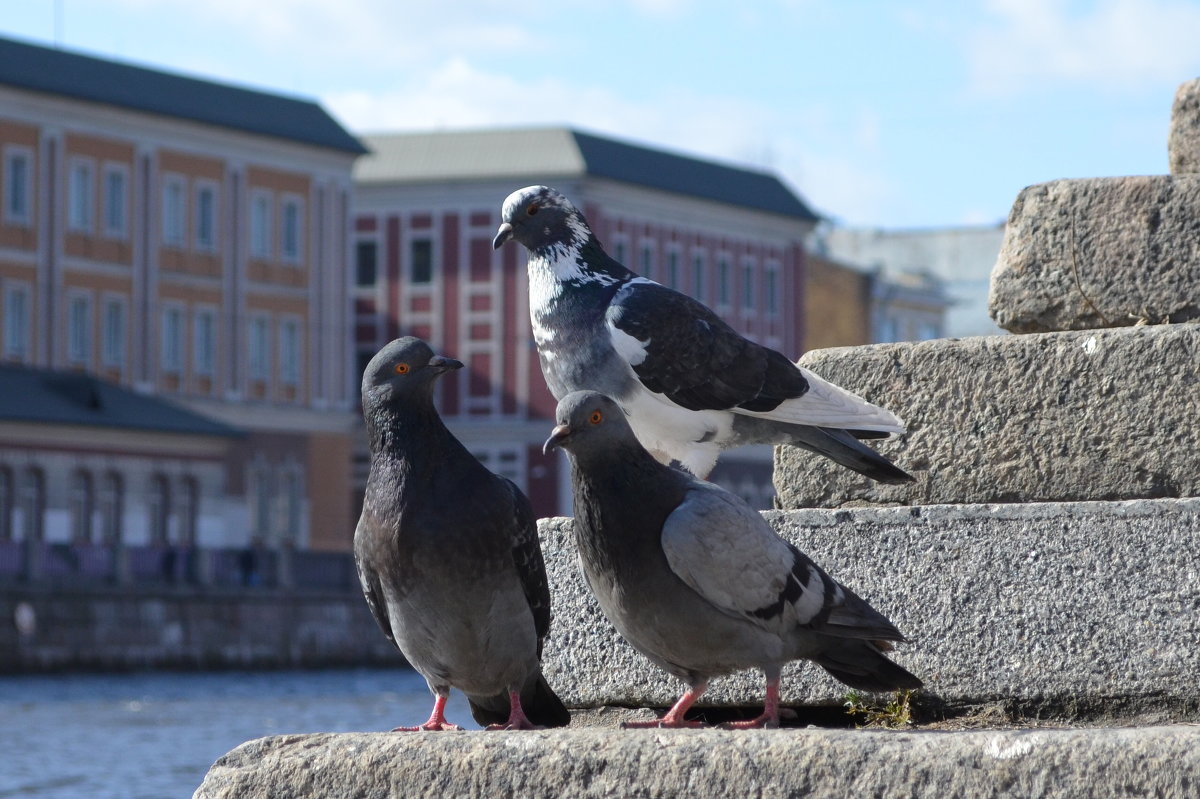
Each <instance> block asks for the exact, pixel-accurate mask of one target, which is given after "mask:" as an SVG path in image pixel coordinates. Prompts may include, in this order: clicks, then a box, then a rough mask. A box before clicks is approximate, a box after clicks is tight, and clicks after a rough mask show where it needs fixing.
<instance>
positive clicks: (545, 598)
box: [504, 478, 550, 658]
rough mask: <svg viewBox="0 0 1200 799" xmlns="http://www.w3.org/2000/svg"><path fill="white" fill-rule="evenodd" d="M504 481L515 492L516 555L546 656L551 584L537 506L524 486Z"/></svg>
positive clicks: (540, 642)
mask: <svg viewBox="0 0 1200 799" xmlns="http://www.w3.org/2000/svg"><path fill="white" fill-rule="evenodd" d="M504 482H505V484H506V486H507V488H508V490H509V492H510V493H511V494H512V503H513V530H512V558H513V565H515V566H516V567H517V576H518V577H520V579H521V588H522V590H524V592H525V601H526V602H528V603H529V610H530V612H531V613H533V624H534V629H535V630H536V631H537V639H538V657H539V658H540V657H541V656H542V642H543V640H544V639H545V638H546V635H547V634H548V633H549V632H550V584H549V582H548V581H547V579H546V563H545V561H544V560H543V558H542V548H541V545H540V544H539V543H538V534H537V521H536V519H535V517H534V513H533V506H532V505H530V503H529V499H528V498H527V497H526V496H525V495H524V494H523V493H522V492H521V489H519V488H517V486H516V485H515V484H514V483H513V482H512V481H511V480H508V479H506V478H505V479H504Z"/></svg>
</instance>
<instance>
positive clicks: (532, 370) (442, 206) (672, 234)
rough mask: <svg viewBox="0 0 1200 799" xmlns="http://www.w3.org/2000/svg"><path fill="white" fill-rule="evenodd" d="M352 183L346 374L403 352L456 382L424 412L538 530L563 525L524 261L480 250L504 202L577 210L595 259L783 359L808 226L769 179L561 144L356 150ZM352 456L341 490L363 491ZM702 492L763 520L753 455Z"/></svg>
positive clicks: (436, 141)
mask: <svg viewBox="0 0 1200 799" xmlns="http://www.w3.org/2000/svg"><path fill="white" fill-rule="evenodd" d="M364 142H365V143H366V145H367V147H368V148H369V149H370V150H371V151H372V153H371V154H370V155H368V156H366V157H364V158H362V159H360V160H359V162H358V163H357V165H356V167H355V173H354V174H355V183H356V194H355V211H354V217H355V222H354V243H353V246H354V252H355V275H354V279H355V281H354V282H355V287H354V289H353V296H354V306H355V322H356V327H355V341H356V347H357V357H358V366H359V371H360V373H361V369H362V367H363V366H365V364H366V362H367V360H368V359H369V358H370V357H371V355H372V354H374V352H375V351H376V350H378V348H379V347H380V346H382V345H383V344H384V343H385V342H387V341H389V340H391V339H392V338H395V337H396V336H398V335H417V336H420V337H422V338H424V339H426V340H428V341H429V342H430V343H431V345H432V346H433V347H434V349H435V350H437V351H439V352H443V353H445V354H449V355H452V356H454V357H456V358H458V359H460V360H462V361H463V362H464V363H465V364H467V367H468V368H467V369H464V370H462V371H461V372H459V373H456V374H454V375H450V376H448V377H447V378H445V379H444V380H443V385H442V387H441V389H440V391H441V394H440V398H439V402H440V409H441V412H442V414H443V415H444V416H445V418H446V420H447V423H448V424H449V425H450V427H451V428H452V429H453V430H454V431H455V433H456V434H457V435H458V436H459V437H460V438H461V439H462V440H463V441H464V443H466V444H467V446H468V447H469V448H470V449H471V450H472V451H473V452H475V453H476V455H478V456H479V457H480V458H481V460H483V461H484V462H485V463H486V464H487V465H488V466H489V467H491V468H492V469H493V471H497V472H499V473H502V474H504V475H506V476H508V477H510V478H511V479H513V480H514V481H515V482H516V483H517V484H518V485H520V486H521V487H522V488H523V489H525V491H526V492H527V493H528V494H529V496H530V498H531V499H532V500H533V502H534V506H535V509H536V510H537V512H538V513H539V515H551V514H555V513H567V512H569V509H570V490H569V485H568V483H567V479H568V475H567V469H566V464H565V462H560V461H559V459H558V456H557V455H556V456H553V457H550V458H546V457H545V456H543V455H542V453H541V445H542V442H543V441H544V440H545V438H546V436H547V435H548V433H549V429H550V426H551V424H550V420H551V419H552V418H553V412H554V404H555V403H554V399H553V397H551V395H550V393H549V391H548V390H547V388H546V386H545V383H544V381H543V379H542V375H541V370H540V368H539V366H538V361H537V352H536V349H535V347H534V344H533V339H532V334H531V331H530V327H529V315H528V290H527V285H526V272H525V254H524V252H523V251H521V250H520V248H519V247H515V246H509V247H504V248H502V249H501V250H500V251H498V252H495V251H493V250H492V246H491V241H492V238H493V236H494V235H495V232H496V228H497V227H498V226H499V223H500V220H499V213H500V204H501V202H502V201H503V200H504V198H505V197H506V196H507V195H508V194H509V192H511V191H513V190H514V189H517V188H520V187H522V186H526V185H530V184H534V183H544V184H548V185H552V186H555V187H556V188H558V189H559V190H560V191H562V192H563V193H565V194H566V195H567V196H568V197H570V198H571V199H572V201H573V202H575V204H576V205H578V206H580V207H581V208H582V209H583V211H584V213H585V214H586V216H587V218H588V221H589V222H590V223H591V225H592V227H593V228H594V230H595V231H596V234H597V235H598V236H599V238H600V240H601V242H602V243H603V244H604V246H605V247H606V248H607V249H608V251H609V252H610V254H612V255H613V256H614V257H615V258H617V259H618V260H620V261H622V262H623V263H625V264H626V265H627V266H629V267H630V268H631V269H633V270H634V271H636V272H639V273H640V274H642V275H645V276H647V277H650V278H652V279H654V280H657V281H658V282H660V283H663V284H665V285H668V286H672V287H674V288H677V289H679V290H681V291H684V292H687V293H689V294H691V295H692V296H694V297H697V298H698V299H700V300H702V301H703V302H705V303H706V304H708V305H709V306H711V307H712V308H713V309H715V310H716V311H717V312H718V313H719V314H721V316H722V317H723V318H724V319H726V320H727V321H728V322H729V323H730V324H732V325H733V326H734V327H735V328H737V329H738V330H740V331H741V332H742V333H744V334H746V335H748V336H750V337H752V338H754V339H755V340H757V341H759V342H762V343H763V344H766V345H768V346H771V347H774V348H776V349H778V350H780V351H782V352H783V353H785V354H787V355H789V356H792V357H798V356H799V354H800V351H801V345H802V341H801V340H800V339H801V330H802V329H803V319H802V318H801V317H802V308H803V284H804V251H803V241H804V239H805V236H806V235H807V234H808V233H809V232H810V231H811V229H812V227H813V225H814V223H815V221H816V219H817V217H816V216H815V214H813V212H812V211H811V210H810V209H809V208H808V207H807V206H806V205H805V203H804V202H803V201H802V200H801V199H800V198H799V197H797V196H796V195H795V194H794V193H793V192H792V191H791V190H789V189H788V188H787V187H786V186H785V185H784V184H783V183H782V182H781V181H780V180H779V179H778V178H777V177H775V176H774V175H771V174H768V173H763V172H759V171H754V170H751V169H745V168H740V167H734V166H728V165H724V164H719V163H714V162H712V161H706V160H701V159H697V158H692V157H687V156H682V155H678V154H674V153H669V152H665V151H662V150H657V149H652V148H649V147H645V146H641V145H635V144H630V143H627V142H622V141H618V140H614V139H610V138H604V137H600V136H596V135H593V134H587V133H582V132H579V131H575V130H571V129H568V128H534V129H524V130H485V131H468V132H452V133H421V134H395V135H380V136H368V137H365V138H364ZM365 458H366V456H365V449H364V447H363V446H362V445H361V444H360V446H359V448H358V460H357V463H358V469H357V475H356V477H357V479H358V482H359V485H362V483H363V482H364V481H365V473H366V459H365ZM713 478H714V479H715V480H717V481H718V482H721V483H723V484H725V485H727V486H728V487H730V488H732V489H734V490H735V491H737V492H738V493H739V494H742V495H743V496H745V497H746V498H747V499H748V500H750V501H752V502H753V503H754V504H756V505H758V506H760V507H769V505H770V498H771V496H772V495H773V493H774V491H773V488H772V486H771V483H770V480H771V451H770V448H768V447H760V448H747V449H743V450H738V451H733V452H730V453H727V454H726V455H725V456H724V457H723V458H722V461H721V464H720V465H719V466H718V470H717V472H715V473H714V475H713Z"/></svg>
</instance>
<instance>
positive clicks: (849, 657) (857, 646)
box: [813, 639, 924, 691]
mask: <svg viewBox="0 0 1200 799" xmlns="http://www.w3.org/2000/svg"><path fill="white" fill-rule="evenodd" d="M813 662H815V663H816V664H817V665H818V666H820V667H821V668H823V669H825V671H827V672H829V673H830V674H831V675H832V676H833V677H834V679H836V680H838V681H840V682H843V683H845V684H846V685H849V686H850V687H851V688H855V689H857V690H859V691H899V690H902V689H905V688H909V689H912V688H920V687H921V686H922V685H923V684H924V683H922V682H921V680H920V679H919V678H918V677H917V676H916V675H914V674H912V673H911V672H909V671H908V670H907V669H905V668H903V667H902V666H899V665H897V664H896V663H893V662H892V661H891V660H888V659H887V658H886V657H885V656H884V655H883V653H881V652H880V651H879V647H878V646H876V645H875V644H874V643H872V642H871V641H861V640H854V639H846V640H843V641H839V642H838V643H837V644H835V645H833V646H831V647H829V648H828V649H826V650H825V651H824V652H823V653H821V654H820V655H819V656H817V657H815V658H813Z"/></svg>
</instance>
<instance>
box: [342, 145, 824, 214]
mask: <svg viewBox="0 0 1200 799" xmlns="http://www.w3.org/2000/svg"><path fill="white" fill-rule="evenodd" d="M363 141H364V142H366V144H367V146H368V147H369V148H370V149H371V151H372V152H371V154H370V155H368V156H366V157H364V158H360V159H359V160H358V162H357V164H356V165H355V167H354V178H355V180H356V181H358V182H359V183H362V184H379V183H418V182H433V181H439V180H491V179H497V178H514V179H515V178H529V177H534V176H560V175H561V176H565V177H584V176H588V175H590V176H593V177H603V178H609V179H611V180H617V181H621V182H624V183H631V184H635V185H638V186H646V187H649V188H653V189H660V190H662V191H669V192H673V193H675V194H683V195H687V196H690V197H699V198H702V199H706V200H714V201H716V202H722V203H729V204H730V205H737V206H742V207H746V208H753V209H755V210H759V211H767V212H770V213H775V214H782V215H784V216H791V217H796V218H799V219H804V220H808V221H816V219H817V218H818V217H817V215H816V214H815V213H814V212H813V211H812V209H811V208H809V207H808V205H807V204H805V202H804V201H803V200H802V199H801V198H800V197H799V196H797V195H796V194H795V193H794V192H793V191H792V190H791V189H789V188H788V187H787V185H786V184H784V182H783V181H782V180H780V179H779V178H778V177H777V176H776V175H773V174H771V173H769V172H760V171H758V170H755V169H749V168H746V167H740V166H732V165H729V164H723V163H720V162H717V161H711V160H706V159H703V158H697V157H694V156H689V155H682V154H679V153H672V152H668V151H666V150H660V149H656V148H653V147H648V146H645V145H641V144H633V143H631V142H625V141H620V140H618V139H613V138H609V137H606V136H599V135H596V134H593V133H584V132H581V131H577V130H573V129H571V128H526V129H515V130H505V129H497V130H473V131H442V132H433V133H386V134H375V135H366V136H363ZM513 188H518V187H516V186H514V187H513Z"/></svg>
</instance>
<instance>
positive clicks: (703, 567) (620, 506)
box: [544, 391, 921, 727]
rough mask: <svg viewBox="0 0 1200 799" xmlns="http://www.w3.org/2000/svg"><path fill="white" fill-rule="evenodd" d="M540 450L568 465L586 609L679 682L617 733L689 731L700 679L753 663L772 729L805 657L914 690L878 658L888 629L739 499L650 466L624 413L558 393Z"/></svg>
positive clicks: (856, 678)
mask: <svg viewBox="0 0 1200 799" xmlns="http://www.w3.org/2000/svg"><path fill="white" fill-rule="evenodd" d="M556 421H557V426H556V427H555V428H554V430H553V432H552V433H551V435H550V437H549V438H548V439H547V440H546V444H545V447H544V449H545V451H547V452H549V451H550V450H552V449H554V448H558V447H561V448H563V449H565V450H566V452H567V454H568V455H569V458H570V461H571V473H572V476H571V480H572V487H573V491H574V498H575V541H576V544H577V546H578V549H579V558H580V562H581V564H582V566H583V572H584V576H585V578H586V580H587V583H588V586H589V587H590V588H591V590H592V592H593V593H594V594H595V595H596V599H597V600H598V601H599V604H600V608H601V610H602V611H603V612H604V614H605V616H607V617H608V619H609V621H611V622H612V624H613V626H614V627H616V628H617V631H618V632H619V633H620V634H621V635H622V636H623V637H624V638H625V640H627V641H628V642H629V643H630V644H631V645H632V646H633V647H634V649H636V650H638V651H639V652H641V653H642V654H643V655H645V656H646V657H647V658H649V659H650V660H651V661H652V662H653V663H655V664H656V665H658V666H659V667H660V668H662V669H664V670H666V671H667V672H668V673H670V674H672V675H674V676H676V677H678V678H679V679H681V680H683V681H684V682H685V683H686V684H687V691H686V692H685V693H684V694H683V696H682V697H681V698H680V699H679V701H678V702H676V703H675V705H674V706H673V707H672V708H671V709H670V710H669V711H668V712H667V714H666V715H665V716H663V717H662V718H661V719H658V720H656V721H653V722H645V723H641V722H633V723H631V724H630V725H628V726H661V727H684V726H689V727H690V726H702V725H701V724H700V723H699V722H694V721H689V720H686V719H685V718H684V715H685V714H686V712H687V711H688V709H689V708H690V707H691V706H692V705H693V704H694V703H695V702H696V700H697V699H699V698H700V696H701V694H703V693H704V690H705V688H706V687H707V686H708V682H709V680H710V679H711V678H712V677H715V676H718V675H722V674H727V673H729V672H732V671H736V670H740V669H747V668H758V669H761V670H762V671H763V673H764V674H765V675H766V701H765V702H764V706H763V712H762V715H760V716H759V717H757V718H755V719H753V720H748V721H742V722H734V723H733V724H731V725H727V726H733V727H773V726H778V724H779V675H780V671H781V669H782V668H783V666H784V664H786V663H788V662H790V661H793V660H798V659H806V660H811V661H813V662H814V663H816V664H817V665H819V666H821V667H822V668H824V669H825V670H826V671H827V672H829V673H830V674H831V675H833V676H834V677H836V678H837V679H838V680H840V681H842V682H843V683H845V684H846V685H849V686H851V687H853V688H857V689H859V690H863V691H891V690H899V689H904V688H919V687H921V680H919V679H918V678H917V677H915V676H913V675H912V674H910V673H909V672H908V671H906V670H905V669H903V668H902V667H900V666H898V665H897V664H895V663H893V662H892V661H891V660H889V659H888V658H887V657H886V656H885V655H884V653H885V652H888V651H891V650H892V649H893V646H892V644H891V642H892V641H903V640H905V639H904V637H903V636H902V635H901V634H900V632H899V630H897V629H896V627H895V626H894V625H893V624H892V623H891V622H890V621H888V620H887V619H886V618H884V617H883V615H882V614H880V613H879V612H878V611H876V610H875V609H874V608H872V607H871V606H870V605H868V604H867V603H866V601H864V600H863V599H861V598H860V597H859V596H858V595H857V594H855V593H854V592H853V591H851V590H850V589H849V588H847V587H846V586H844V585H842V584H840V583H838V582H837V581H836V580H834V579H833V578H832V577H830V576H829V575H828V574H826V573H825V572H824V571H822V570H821V568H820V567H819V566H817V564H815V563H813V562H812V561H811V560H809V559H808V557H806V556H805V555H804V553H803V552H801V551H800V550H799V549H797V548H796V547H794V546H792V545H791V544H789V543H788V542H787V541H784V540H783V539H782V538H780V537H779V536H778V535H776V534H775V532H774V531H773V530H772V529H771V527H770V525H768V524H767V522H766V520H765V519H763V517H762V516H761V515H760V514H759V513H758V512H757V511H755V510H752V509H751V508H750V506H748V505H747V504H746V503H745V502H744V501H742V500H741V499H740V498H738V497H737V496H735V495H734V494H731V493H729V492H728V491H726V490H725V489H723V488H721V487H720V486H717V485H714V484H712V483H708V482H705V481H703V480H700V479H698V478H696V477H694V476H693V475H691V474H689V473H687V472H686V471H684V470H682V469H679V468H676V467H673V466H667V465H664V464H662V463H660V462H659V461H658V460H656V459H655V458H654V457H653V456H651V455H650V453H649V452H647V451H646V449H645V448H644V447H643V446H642V445H641V444H640V443H639V442H638V440H637V438H636V437H635V436H634V434H633V431H632V429H631V428H630V426H629V424H628V422H627V421H626V419H625V412H624V411H623V410H622V409H621V407H620V406H619V405H618V404H617V403H616V402H614V401H613V400H612V399H611V398H609V397H607V396H605V395H603V394H600V393H597V392H594V391H577V392H573V393H571V394H568V395H567V396H566V397H564V398H563V399H562V400H561V401H560V402H559V403H558V408H557V413H556Z"/></svg>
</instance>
